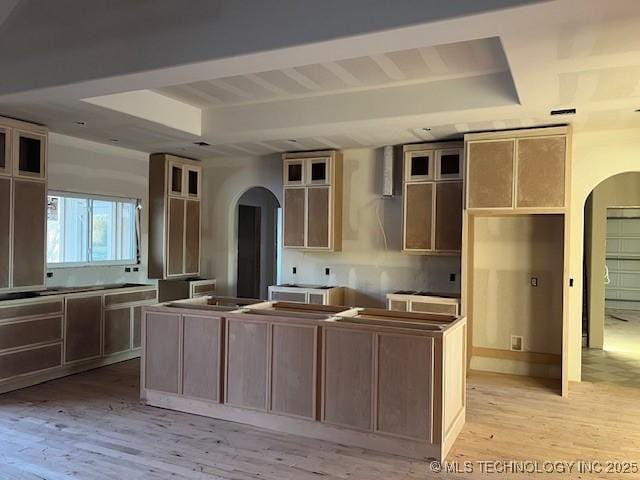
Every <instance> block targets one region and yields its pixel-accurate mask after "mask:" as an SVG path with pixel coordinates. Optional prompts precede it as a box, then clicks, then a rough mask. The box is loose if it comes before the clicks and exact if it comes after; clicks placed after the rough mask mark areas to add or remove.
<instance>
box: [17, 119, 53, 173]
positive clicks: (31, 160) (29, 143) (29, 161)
mask: <svg viewBox="0 0 640 480" xmlns="http://www.w3.org/2000/svg"><path fill="white" fill-rule="evenodd" d="M46 144H47V142H46V137H45V136H44V135H40V134H38V133H32V132H27V131H23V130H14V132H13V153H14V155H13V158H14V163H15V164H14V175H15V176H17V177H27V178H37V179H44V178H45V176H46V172H45V168H46V167H45V155H46Z"/></svg>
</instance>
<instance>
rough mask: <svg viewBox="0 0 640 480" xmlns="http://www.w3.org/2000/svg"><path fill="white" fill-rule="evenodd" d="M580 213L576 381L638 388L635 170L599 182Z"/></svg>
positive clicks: (638, 200) (638, 189)
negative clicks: (579, 346) (579, 349)
mask: <svg viewBox="0 0 640 480" xmlns="http://www.w3.org/2000/svg"><path fill="white" fill-rule="evenodd" d="M584 214H585V249H584V252H585V253H584V255H585V258H584V264H585V272H586V275H585V277H586V278H585V280H586V281H585V291H584V298H585V301H584V303H585V307H586V308H585V309H584V311H585V312H586V314H585V315H584V321H583V332H582V333H583V350H582V379H583V380H584V381H589V382H596V383H615V384H621V385H626V386H631V387H636V388H640V172H628V173H623V174H619V175H615V176H613V177H610V178H608V179H607V180H605V181H603V182H602V183H600V184H599V185H598V186H596V187H595V188H594V190H593V191H592V192H591V194H590V195H589V197H588V199H587V202H586V204H585V210H584Z"/></svg>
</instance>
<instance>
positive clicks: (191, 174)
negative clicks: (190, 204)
mask: <svg viewBox="0 0 640 480" xmlns="http://www.w3.org/2000/svg"><path fill="white" fill-rule="evenodd" d="M185 171H186V177H187V178H186V184H187V185H186V190H187V192H186V193H187V196H188V197H189V198H200V190H201V188H200V186H201V184H202V179H201V177H202V170H201V169H200V168H198V167H187V168H186V169H185Z"/></svg>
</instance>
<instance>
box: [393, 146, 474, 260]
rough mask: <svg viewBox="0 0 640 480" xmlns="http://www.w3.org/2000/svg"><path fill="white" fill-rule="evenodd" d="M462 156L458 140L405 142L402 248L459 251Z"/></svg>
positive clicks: (460, 240) (408, 250) (436, 251)
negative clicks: (425, 142)
mask: <svg viewBox="0 0 640 480" xmlns="http://www.w3.org/2000/svg"><path fill="white" fill-rule="evenodd" d="M462 159H463V150H462V146H461V145H460V144H458V143H455V144H451V143H434V144H420V145H405V147H404V187H403V191H404V199H403V211H404V215H403V251H405V252H408V253H418V254H434V253H451V254H457V253H459V252H460V249H461V242H462V191H463V187H462V186H463V182H462V161H463V160H462Z"/></svg>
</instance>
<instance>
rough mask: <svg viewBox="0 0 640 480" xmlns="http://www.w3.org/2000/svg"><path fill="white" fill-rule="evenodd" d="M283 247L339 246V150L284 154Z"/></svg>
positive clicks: (340, 165)
mask: <svg viewBox="0 0 640 480" xmlns="http://www.w3.org/2000/svg"><path fill="white" fill-rule="evenodd" d="M283 165H284V168H283V170H284V173H283V183H284V234H283V236H284V239H283V245H284V247H285V248H297V249H306V250H320V251H339V250H341V248H342V153H341V152H337V151H322V152H304V153H287V154H285V155H284V156H283Z"/></svg>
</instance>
